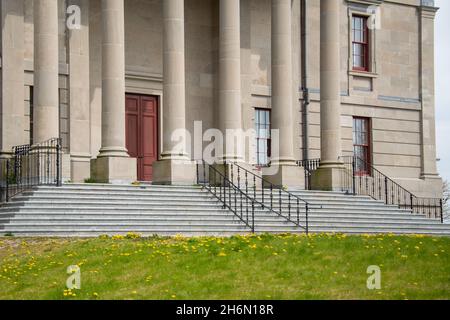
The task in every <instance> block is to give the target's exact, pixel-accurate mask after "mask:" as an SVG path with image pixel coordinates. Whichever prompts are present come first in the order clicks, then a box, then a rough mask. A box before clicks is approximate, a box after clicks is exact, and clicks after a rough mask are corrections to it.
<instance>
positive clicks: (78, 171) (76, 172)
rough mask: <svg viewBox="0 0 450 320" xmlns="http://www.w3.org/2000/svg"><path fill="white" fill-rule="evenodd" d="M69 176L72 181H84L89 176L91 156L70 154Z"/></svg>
mask: <svg viewBox="0 0 450 320" xmlns="http://www.w3.org/2000/svg"><path fill="white" fill-rule="evenodd" d="M70 160H71V168H70V169H71V178H70V180H71V181H72V182H77V183H79V182H84V181H85V180H86V179H89V178H90V177H91V156H90V155H72V157H71V159H70Z"/></svg>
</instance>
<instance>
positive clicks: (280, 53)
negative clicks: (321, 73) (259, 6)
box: [263, 0, 304, 187]
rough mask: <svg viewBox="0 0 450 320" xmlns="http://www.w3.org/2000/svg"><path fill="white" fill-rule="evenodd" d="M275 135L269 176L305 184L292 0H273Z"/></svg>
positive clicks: (279, 182) (284, 183) (282, 182)
mask: <svg viewBox="0 0 450 320" xmlns="http://www.w3.org/2000/svg"><path fill="white" fill-rule="evenodd" d="M271 25H272V32H271V33H272V129H273V130H278V139H275V136H273V137H272V138H273V139H272V159H271V160H272V162H271V167H270V168H268V169H264V171H263V174H264V177H265V179H267V180H268V181H270V182H272V183H273V184H275V185H278V186H280V187H282V186H286V187H303V186H304V173H303V172H302V169H300V168H299V167H297V166H296V163H295V159H294V123H293V121H294V119H293V114H294V113H293V99H292V97H293V92H294V91H293V90H294V85H293V78H292V75H293V72H292V67H293V65H292V63H293V61H292V7H291V0H272V24H271Z"/></svg>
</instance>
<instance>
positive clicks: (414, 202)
mask: <svg viewBox="0 0 450 320" xmlns="http://www.w3.org/2000/svg"><path fill="white" fill-rule="evenodd" d="M341 161H342V162H343V163H344V169H343V170H342V174H341V183H342V191H345V192H347V193H350V194H353V195H366V196H370V197H371V198H373V199H375V200H380V201H383V202H384V203H385V204H387V205H395V206H398V207H399V208H401V209H407V210H411V212H412V213H414V214H424V215H426V216H428V217H429V218H434V219H440V220H441V222H443V201H442V199H438V198H420V197H417V196H415V195H414V194H413V193H411V192H409V191H408V190H406V189H405V188H403V187H402V186H401V185H399V184H398V183H396V182H395V181H393V180H392V179H390V178H389V177H387V176H386V175H385V174H383V173H382V172H380V171H379V170H377V169H375V168H374V167H373V166H372V165H370V164H369V163H367V162H366V161H364V160H362V159H361V158H358V157H352V156H350V157H342V158H341Z"/></svg>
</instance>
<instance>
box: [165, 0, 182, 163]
mask: <svg viewBox="0 0 450 320" xmlns="http://www.w3.org/2000/svg"><path fill="white" fill-rule="evenodd" d="M163 20H164V38H163V50H164V52H163V60H164V63H163V65H164V67H163V69H164V89H163V91H164V106H163V119H164V124H163V128H164V133H163V152H162V158H163V159H180V158H181V159H185V160H186V159H187V155H186V150H185V149H184V145H185V143H186V141H185V140H186V137H185V134H184V132H183V131H182V130H184V129H185V128H186V84H185V82H186V80H185V40H184V0H164V1H163ZM175 131H176V132H177V140H178V141H176V140H175V139H172V134H173V133H174V132H175ZM177 146H183V150H175V149H176V147H177Z"/></svg>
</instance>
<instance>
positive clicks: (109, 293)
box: [0, 235, 450, 300]
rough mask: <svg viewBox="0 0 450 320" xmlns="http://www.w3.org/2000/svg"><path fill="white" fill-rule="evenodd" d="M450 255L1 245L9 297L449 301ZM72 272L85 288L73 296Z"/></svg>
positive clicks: (98, 243)
mask: <svg viewBox="0 0 450 320" xmlns="http://www.w3.org/2000/svg"><path fill="white" fill-rule="evenodd" d="M449 250H450V239H449V238H431V237H421V236H411V237H396V236H392V235H379V236H360V237H358V236H352V237H350V236H343V235H315V236H310V237H306V236H293V235H280V236H269V235H261V236H248V237H242V236H239V237H233V238H192V239H189V238H181V237H175V238H139V237H136V236H133V235H130V236H129V237H121V236H116V237H113V238H106V237H101V238H96V239H34V238H27V239H20V238H0V299H157V300H158V299H251V300H253V299H275V300H277V299H289V300H291V299H450V255H449ZM70 265H78V266H79V267H80V268H81V290H73V291H72V292H67V291H65V289H66V287H65V284H66V279H67V278H68V276H69V275H68V274H67V273H66V270H67V267H68V266H70ZM370 265H377V266H379V267H380V268H381V272H382V280H381V281H382V283H381V284H382V289H381V290H368V289H367V286H366V281H367V278H368V277H369V275H368V274H367V268H368V267H369V266H370Z"/></svg>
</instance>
